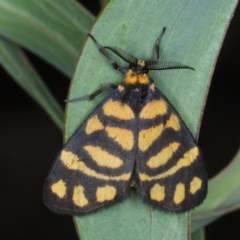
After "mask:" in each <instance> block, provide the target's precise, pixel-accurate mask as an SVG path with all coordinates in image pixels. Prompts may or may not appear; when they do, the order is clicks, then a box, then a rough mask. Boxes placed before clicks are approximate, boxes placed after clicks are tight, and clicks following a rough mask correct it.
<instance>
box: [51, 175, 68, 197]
mask: <svg viewBox="0 0 240 240" xmlns="http://www.w3.org/2000/svg"><path fill="white" fill-rule="evenodd" d="M51 190H52V192H53V193H55V194H56V195H57V196H58V197H59V198H64V197H65V195H66V191H67V187H66V183H65V182H64V181H63V180H62V179H60V180H59V181H57V182H56V183H54V184H52V186H51Z"/></svg>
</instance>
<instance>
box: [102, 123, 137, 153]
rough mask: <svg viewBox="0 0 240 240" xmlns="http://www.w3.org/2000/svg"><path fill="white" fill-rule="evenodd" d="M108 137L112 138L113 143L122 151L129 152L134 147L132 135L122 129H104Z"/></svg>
mask: <svg viewBox="0 0 240 240" xmlns="http://www.w3.org/2000/svg"><path fill="white" fill-rule="evenodd" d="M106 132H107V134H108V137H110V138H112V139H113V141H115V142H117V143H118V144H119V145H120V146H121V147H122V148H123V149H124V150H127V151H129V150H131V149H132V148H133V145H134V136H133V133H132V132H131V131H130V130H128V129H124V128H118V127H109V126H108V127H106Z"/></svg>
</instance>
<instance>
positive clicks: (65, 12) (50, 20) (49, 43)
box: [0, 0, 94, 76]
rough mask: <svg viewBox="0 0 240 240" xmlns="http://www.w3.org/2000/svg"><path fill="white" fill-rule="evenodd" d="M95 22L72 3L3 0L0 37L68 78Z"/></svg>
mask: <svg viewBox="0 0 240 240" xmlns="http://www.w3.org/2000/svg"><path fill="white" fill-rule="evenodd" d="M93 20H94V18H93V16H92V15H91V14H90V13H89V12H88V11H87V10H86V9H84V8H83V7H82V6H81V5H80V4H78V3H77V2H76V1H73V0H68V1H65V0H41V1H39V0H32V1H29V0H11V1H9V0H0V34H1V35H3V36H4V37H6V38H9V39H11V40H12V41H14V42H17V43H18V44H20V45H22V46H24V47H25V48H26V49H28V50H30V51H32V52H34V53H35V54H37V55H39V56H40V57H42V58H43V59H45V60H46V61H48V62H49V63H51V64H53V65H54V66H55V67H57V68H58V69H59V70H60V71H62V72H63V73H65V74H66V75H68V76H71V75H72V73H73V70H74V66H75V63H76V61H77V58H78V55H79V51H80V49H81V47H82V46H83V43H84V41H85V39H86V33H87V32H88V31H89V28H90V26H91V25H92V23H93Z"/></svg>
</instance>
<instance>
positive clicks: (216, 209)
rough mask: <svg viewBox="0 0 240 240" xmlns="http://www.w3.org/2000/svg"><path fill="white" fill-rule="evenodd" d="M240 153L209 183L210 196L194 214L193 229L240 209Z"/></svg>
mask: <svg viewBox="0 0 240 240" xmlns="http://www.w3.org/2000/svg"><path fill="white" fill-rule="evenodd" d="M239 172H240V151H239V152H238V153H237V154H236V156H235V158H234V160H233V161H232V162H231V163H230V164H229V165H228V166H227V167H226V168H225V169H224V170H223V171H222V172H221V173H220V174H218V175H217V176H216V177H215V178H213V179H212V180H211V181H210V183H209V194H208V196H207V199H206V201H205V202H204V204H203V205H202V206H200V207H199V208H198V209H196V210H195V211H194V212H193V216H192V219H193V229H192V231H196V230H198V229H199V228H201V227H203V226H206V225H207V224H209V223H211V222H213V221H214V220H215V219H217V218H219V217H221V216H222V215H224V214H226V213H228V212H231V211H233V210H235V209H239V208H240V191H239V190H240V182H239Z"/></svg>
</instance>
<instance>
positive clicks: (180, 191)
mask: <svg viewBox="0 0 240 240" xmlns="http://www.w3.org/2000/svg"><path fill="white" fill-rule="evenodd" d="M184 199H185V185H184V184H183V183H178V184H177V186H176V189H175V192H174V198H173V201H174V202H175V203H176V204H179V203H181V202H182V201H183V200H184Z"/></svg>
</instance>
